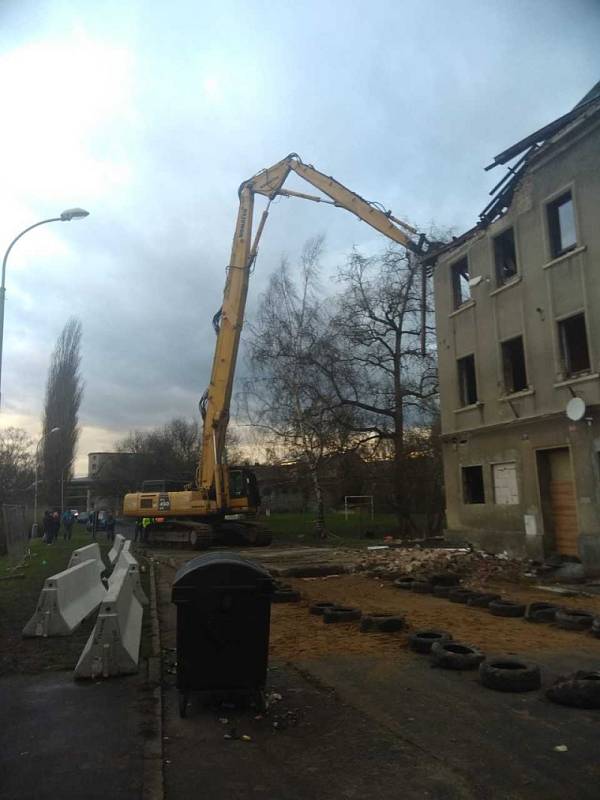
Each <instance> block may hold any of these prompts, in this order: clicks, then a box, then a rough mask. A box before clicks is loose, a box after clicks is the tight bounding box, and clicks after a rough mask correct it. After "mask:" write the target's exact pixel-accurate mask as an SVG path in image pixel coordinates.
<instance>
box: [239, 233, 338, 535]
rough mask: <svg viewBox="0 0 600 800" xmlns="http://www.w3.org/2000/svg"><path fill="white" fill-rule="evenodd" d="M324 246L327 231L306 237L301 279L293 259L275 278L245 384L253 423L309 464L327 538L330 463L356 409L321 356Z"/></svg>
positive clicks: (252, 340)
mask: <svg viewBox="0 0 600 800" xmlns="http://www.w3.org/2000/svg"><path fill="white" fill-rule="evenodd" d="M322 249H323V237H322V236H319V237H315V238H313V239H310V240H308V241H307V242H306V244H305V246H304V248H303V251H302V256H301V259H300V265H299V269H298V277H297V279H296V278H293V277H292V276H291V274H290V268H289V264H288V262H287V261H286V260H285V259H284V260H283V261H282V263H281V266H280V268H279V269H278V270H277V271H276V272H275V273H274V274H273V275H272V276H271V279H270V282H269V287H268V289H267V291H266V293H265V294H264V296H263V297H262V301H261V304H260V307H259V310H258V313H257V316H256V320H255V322H254V324H252V325H249V326H248V331H249V332H248V334H247V335H246V344H247V346H248V349H249V354H250V358H249V362H250V364H249V365H250V375H251V377H250V379H249V380H248V381H247V382H246V388H245V399H246V409H247V414H248V416H249V419H250V421H251V422H252V423H253V424H254V425H257V426H259V427H261V428H262V429H264V430H266V431H268V432H269V433H270V434H271V435H272V436H273V437H274V439H275V441H276V442H277V444H278V445H279V450H280V451H281V447H282V446H283V450H284V452H285V453H286V457H287V458H288V459H290V460H294V461H299V462H302V463H304V464H305V465H306V467H307V469H308V471H309V473H310V476H311V481H312V486H313V494H314V498H315V503H316V533H317V535H318V536H319V537H320V538H323V537H324V536H325V535H326V531H325V516H324V502H323V489H322V478H321V472H322V466H323V463H324V461H325V459H326V458H327V457H328V456H329V455H330V454H331V453H334V452H339V451H340V450H341V449H343V448H344V446H345V444H346V440H347V430H348V429H349V427H350V426H349V424H346V425H345V426H344V425H341V424H340V419H339V417H340V416H348V415H349V414H350V409H346V408H344V409H341V408H340V407H339V405H338V407H337V408H335V409H334V402H333V401H334V398H333V396H329V395H328V382H327V380H326V379H325V376H324V374H323V372H322V371H321V370H320V369H319V368H318V367H317V366H316V365H315V362H314V357H313V356H314V353H315V352H316V351H318V350H320V349H321V348H322V343H321V339H322V336H323V334H324V332H325V329H326V325H325V316H324V311H323V307H322V301H321V298H322V292H321V290H320V287H319V283H318V265H319V258H320V256H321V252H322Z"/></svg>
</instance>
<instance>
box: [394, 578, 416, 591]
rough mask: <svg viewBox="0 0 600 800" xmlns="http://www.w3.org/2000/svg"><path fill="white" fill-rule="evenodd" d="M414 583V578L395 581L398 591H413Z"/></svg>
mask: <svg viewBox="0 0 600 800" xmlns="http://www.w3.org/2000/svg"><path fill="white" fill-rule="evenodd" d="M414 582H415V580H414V578H396V580H395V581H394V586H395V587H396V588H397V589H412V585H413V583H414Z"/></svg>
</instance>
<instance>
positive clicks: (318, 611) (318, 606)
mask: <svg viewBox="0 0 600 800" xmlns="http://www.w3.org/2000/svg"><path fill="white" fill-rule="evenodd" d="M326 608H337V606H336V604H335V603H328V602H327V601H325V600H323V601H320V602H318V603H313V604H312V605H311V606H309V609H308V611H309V614H315V616H318V617H322V616H323V612H324V611H325V609H326Z"/></svg>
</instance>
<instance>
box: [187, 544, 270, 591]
mask: <svg viewBox="0 0 600 800" xmlns="http://www.w3.org/2000/svg"><path fill="white" fill-rule="evenodd" d="M220 566H223V567H233V568H234V569H236V571H237V570H240V571H247V572H248V573H249V574H250V575H252V576H254V578H255V580H256V579H258V580H263V579H266V580H270V581H272V580H273V577H272V575H271V573H270V572H269V571H268V570H267V569H266V568H265V567H263V565H262V564H259V563H257V562H256V561H252V560H251V559H249V558H244V557H243V556H240V555H239V554H238V553H231V552H228V551H226V550H219V551H215V552H213V553H204V554H203V555H201V556H196V558H192V560H191V561H187V562H186V563H185V564H183V565H182V566H181V567H179V569H178V570H177V573H176V575H175V580H174V581H173V588H175V587H177V586H185V585H189V581H188V580H186V579H187V578H189V577H191V575H192V574H194V575H195V574H196V573H198V572H202V571H204V570H207V569H208V570H210V569H211V568H213V567H220Z"/></svg>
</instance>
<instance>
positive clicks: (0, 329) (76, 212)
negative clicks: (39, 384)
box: [0, 208, 90, 405]
mask: <svg viewBox="0 0 600 800" xmlns="http://www.w3.org/2000/svg"><path fill="white" fill-rule="evenodd" d="M89 213H90V212H89V211H86V210H85V209H83V208H67V209H66V211H63V212H62V214H61V215H60V217H51V218H50V219H43V220H42V221H41V222H36V223H35V225H30V226H29V227H28V228H25V230H24V231H21V233H20V234H19V235H18V236H15V238H14V239H13V240H12V242H11V243H10V244H9V245H8V249H7V251H6V253H5V254H4V259H3V261H2V285H1V286H0V385H1V383H2V342H3V339H4V297H5V295H6V288H5V286H4V283H5V278H6V259H7V258H8V254H9V253H10V251H11V250H12V249H13V245H14V244H15V243H16V242H18V241H19V239H20V238H21V236H25V234H26V233H27V232H28V231H31V230H33V228H37V227H39V226H40V225H46V223H48V222H70V221H71V220H72V219H82V218H83V217H87V216H88V215H89ZM0 405H2V393H1V392H0Z"/></svg>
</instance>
